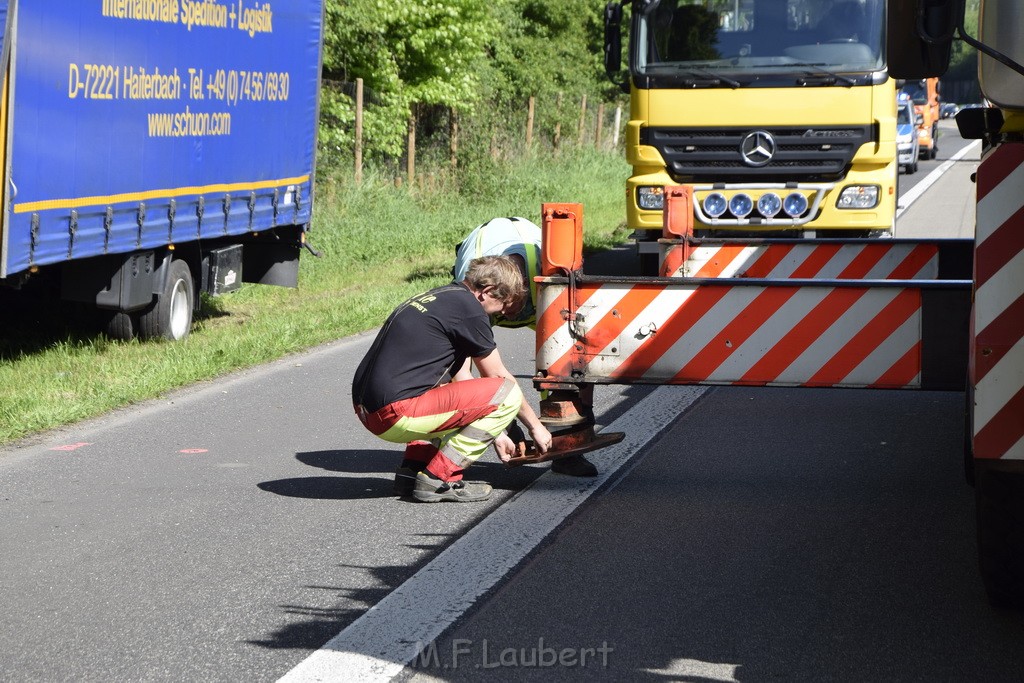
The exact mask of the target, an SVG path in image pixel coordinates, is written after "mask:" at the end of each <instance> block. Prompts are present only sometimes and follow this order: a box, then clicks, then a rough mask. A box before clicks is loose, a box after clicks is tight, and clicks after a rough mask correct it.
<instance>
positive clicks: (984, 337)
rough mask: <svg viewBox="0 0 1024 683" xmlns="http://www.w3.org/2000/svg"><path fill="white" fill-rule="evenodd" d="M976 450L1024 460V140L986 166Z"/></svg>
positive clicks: (980, 210) (979, 234)
mask: <svg viewBox="0 0 1024 683" xmlns="http://www.w3.org/2000/svg"><path fill="white" fill-rule="evenodd" d="M977 179H978V188H977V192H978V206H977V229H976V234H975V241H976V245H977V246H976V251H975V288H976V289H975V306H974V332H975V337H974V339H973V345H972V361H973V377H972V380H973V383H974V387H975V393H974V401H975V409H974V456H975V457H976V458H1009V459H1017V460H1020V459H1024V144H1004V145H1002V146H1000V147H997V148H996V149H995V150H994V151H993V152H992V153H991V154H989V155H988V156H986V157H985V158H984V159H983V160H982V163H981V165H980V166H979V167H978V175H977Z"/></svg>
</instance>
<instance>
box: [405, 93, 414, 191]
mask: <svg viewBox="0 0 1024 683" xmlns="http://www.w3.org/2000/svg"><path fill="white" fill-rule="evenodd" d="M405 174H406V176H408V181H409V189H410V190H411V189H413V187H414V185H413V183H414V182H415V180H416V105H415V104H414V105H412V108H411V110H410V112H409V154H408V156H407V157H406V164H405Z"/></svg>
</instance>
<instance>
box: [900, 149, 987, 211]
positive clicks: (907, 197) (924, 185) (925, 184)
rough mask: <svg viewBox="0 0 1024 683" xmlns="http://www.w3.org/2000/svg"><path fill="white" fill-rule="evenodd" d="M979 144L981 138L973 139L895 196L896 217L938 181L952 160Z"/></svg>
mask: <svg viewBox="0 0 1024 683" xmlns="http://www.w3.org/2000/svg"><path fill="white" fill-rule="evenodd" d="M980 144H981V140H974V141H973V142H971V143H970V144H968V145H966V146H965V147H964V148H963V149H961V150H960V151H959V152H957V153H956V154H954V155H953V156H951V157H950V158H949V159H947V160H946V161H944V162H942V164H941V165H940V166H939V167H938V168H937V169H935V170H934V171H932V172H931V173H929V174H928V175H927V176H926V177H925V179H924V180H922V181H921V182H919V183H918V184H917V185H914V186H913V187H912V188H910V189H909V190H908V191H907V192H906V194H904V195H903V196H902V197H899V198H897V202H898V204H899V208H898V209H897V211H896V218H899V217H900V216H901V215H903V212H904V211H906V210H907V209H909V208H910V205H911V204H913V203H914V202H916V201H917V200H918V199H920V198H921V195H923V194H924V193H925V192H927V191H928V188H929V187H931V186H932V185H934V184H935V183H936V182H937V181H938V179H939V178H941V177H942V174H943V173H945V172H946V171H948V170H949V169H951V168H953V163H954V162H956V161H959V160H960V159H962V158H964V157H965V156H966V155H967V153H968V152H970V151H971V150H972V149H974V148H975V147H977V146H978V145H980Z"/></svg>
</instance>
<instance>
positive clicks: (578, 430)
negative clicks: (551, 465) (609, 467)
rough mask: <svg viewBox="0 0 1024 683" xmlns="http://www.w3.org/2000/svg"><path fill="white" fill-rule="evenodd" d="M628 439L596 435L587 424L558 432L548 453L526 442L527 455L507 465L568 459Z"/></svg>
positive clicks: (620, 434) (621, 434) (612, 434)
mask: <svg viewBox="0 0 1024 683" xmlns="http://www.w3.org/2000/svg"><path fill="white" fill-rule="evenodd" d="M625 437H626V433H625V432H607V433H601V434H595V433H594V425H593V424H585V425H581V426H579V427H575V428H573V429H567V430H565V431H561V432H556V433H553V434H552V435H551V448H549V449H548V452H547V453H538V452H537V448H536V446H535V445H534V444H533V442H532V441H527V442H526V454H525V455H520V456H516V457H514V458H512V459H511V460H509V461H507V462H506V463H505V465H506V466H508V467H516V466H518V465H529V464H532V463H537V462H547V461H548V460H558V459H560V458H568V457H569V456H573V455H582V454H584V453H589V452H590V451H596V450H597V449H599V448H604V447H606V446H611V445H614V444H617V443H619V442H620V441H622V440H623V439H624V438H625Z"/></svg>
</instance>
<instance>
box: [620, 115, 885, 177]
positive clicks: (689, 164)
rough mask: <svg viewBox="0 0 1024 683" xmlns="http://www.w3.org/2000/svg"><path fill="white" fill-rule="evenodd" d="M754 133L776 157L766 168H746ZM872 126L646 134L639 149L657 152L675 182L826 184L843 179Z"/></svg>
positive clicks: (870, 134)
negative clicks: (766, 137)
mask: <svg viewBox="0 0 1024 683" xmlns="http://www.w3.org/2000/svg"><path fill="white" fill-rule="evenodd" d="M754 131H765V132H767V133H770V134H771V136H772V138H774V140H775V146H776V148H775V154H774V156H773V157H772V159H771V161H769V162H768V163H767V164H766V165H764V166H759V167H757V166H751V165H749V164H747V163H745V162H744V160H743V156H742V154H741V145H742V143H743V139H744V138H745V137H746V136H747V134H749V133H752V132H754ZM873 131H874V129H873V127H871V126H827V127H822V126H815V127H808V126H786V127H781V126H780V127H765V128H715V129H692V128H645V129H643V130H642V131H641V133H640V143H641V144H644V145H650V146H652V147H655V148H657V150H658V151H659V152H661V155H662V157H663V158H664V159H665V163H666V164H667V170H668V173H669V175H671V176H672V179H673V180H675V181H676V182H680V183H682V182H699V183H715V182H721V183H725V182H732V183H742V182H769V181H771V182H787V181H798V180H799V181H803V182H815V181H829V180H838V179H839V178H841V177H842V176H843V175H845V173H846V170H847V168H848V167H849V165H850V161H851V160H852V159H853V155H854V154H855V153H856V152H857V150H858V149H859V148H860V146H861V145H863V144H864V143H866V142H871V141H873V140H874V138H875V136H874V134H873Z"/></svg>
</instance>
